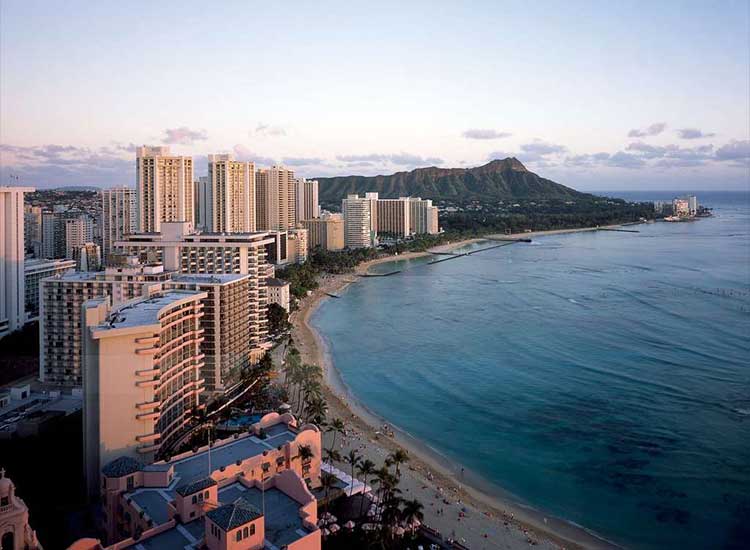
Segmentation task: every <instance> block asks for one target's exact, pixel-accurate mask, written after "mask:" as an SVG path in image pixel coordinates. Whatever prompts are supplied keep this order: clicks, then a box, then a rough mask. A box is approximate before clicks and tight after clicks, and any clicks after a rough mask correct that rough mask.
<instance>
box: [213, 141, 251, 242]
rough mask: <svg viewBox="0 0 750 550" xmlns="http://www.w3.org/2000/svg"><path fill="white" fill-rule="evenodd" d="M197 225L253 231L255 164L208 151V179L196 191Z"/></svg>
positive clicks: (231, 230)
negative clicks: (197, 192) (197, 191)
mask: <svg viewBox="0 0 750 550" xmlns="http://www.w3.org/2000/svg"><path fill="white" fill-rule="evenodd" d="M199 195H200V200H201V204H200V206H199V212H200V215H199V218H200V226H199V227H200V228H201V229H203V230H204V231H210V232H214V233H251V232H253V231H255V228H256V223H255V164H253V163H252V162H240V161H236V160H234V158H233V157H232V155H208V180H207V184H206V186H205V187H204V189H202V190H201V192H200V193H199Z"/></svg>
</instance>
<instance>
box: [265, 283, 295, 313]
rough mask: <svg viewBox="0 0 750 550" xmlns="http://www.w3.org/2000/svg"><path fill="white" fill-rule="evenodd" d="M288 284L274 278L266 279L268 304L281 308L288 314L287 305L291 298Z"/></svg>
mask: <svg viewBox="0 0 750 550" xmlns="http://www.w3.org/2000/svg"><path fill="white" fill-rule="evenodd" d="M289 287H290V284H289V283H288V282H287V281H282V280H281V279H277V278H275V277H269V279H268V303H269V304H277V305H279V306H281V307H283V308H284V309H285V310H286V312H287V313H289V304H290V300H291V296H290V293H289Z"/></svg>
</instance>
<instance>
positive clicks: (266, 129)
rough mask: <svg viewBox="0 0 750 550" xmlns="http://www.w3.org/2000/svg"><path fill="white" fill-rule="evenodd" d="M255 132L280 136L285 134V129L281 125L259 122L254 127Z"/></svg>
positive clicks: (262, 134)
mask: <svg viewBox="0 0 750 550" xmlns="http://www.w3.org/2000/svg"><path fill="white" fill-rule="evenodd" d="M255 134H256V135H260V136H268V137H280V136H285V135H286V130H285V129H284V128H282V127H281V126H273V125H271V124H264V123H260V124H258V125H257V126H256V127H255Z"/></svg>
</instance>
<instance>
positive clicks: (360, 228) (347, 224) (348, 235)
mask: <svg viewBox="0 0 750 550" xmlns="http://www.w3.org/2000/svg"><path fill="white" fill-rule="evenodd" d="M377 203H378V194H377V193H365V196H364V197H360V196H359V195H349V196H347V197H346V198H345V199H343V200H342V201H341V212H342V213H343V215H344V246H345V247H347V248H366V247H370V246H376V245H377V219H378V210H377Z"/></svg>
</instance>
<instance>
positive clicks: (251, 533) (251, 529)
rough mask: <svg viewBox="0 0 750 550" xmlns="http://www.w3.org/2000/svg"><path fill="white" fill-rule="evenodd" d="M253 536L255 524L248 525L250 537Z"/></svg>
mask: <svg viewBox="0 0 750 550" xmlns="http://www.w3.org/2000/svg"><path fill="white" fill-rule="evenodd" d="M254 534H255V524H254V523H252V524H250V535H251V536H252V535H254Z"/></svg>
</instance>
